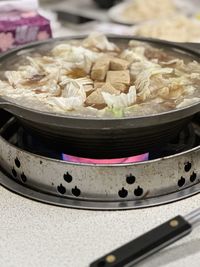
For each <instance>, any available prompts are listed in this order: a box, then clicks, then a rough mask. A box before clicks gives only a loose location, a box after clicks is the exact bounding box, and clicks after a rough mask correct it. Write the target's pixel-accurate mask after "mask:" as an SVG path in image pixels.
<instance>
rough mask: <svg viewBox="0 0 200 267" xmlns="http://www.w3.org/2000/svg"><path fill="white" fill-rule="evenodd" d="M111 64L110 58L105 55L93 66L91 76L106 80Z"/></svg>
mask: <svg viewBox="0 0 200 267" xmlns="http://www.w3.org/2000/svg"><path fill="white" fill-rule="evenodd" d="M109 65H110V59H108V58H105V57H104V58H100V59H98V60H97V61H96V63H95V64H94V66H93V68H92V72H91V78H92V79H93V80H95V81H104V80H105V77H106V74H107V71H108V69H109Z"/></svg>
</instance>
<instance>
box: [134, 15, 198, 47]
mask: <svg viewBox="0 0 200 267" xmlns="http://www.w3.org/2000/svg"><path fill="white" fill-rule="evenodd" d="M191 20H192V21H194V22H195V23H196V24H198V25H199V29H200V20H197V19H196V18H191ZM157 24H160V19H157V20H149V21H148V22H147V21H146V22H142V23H140V24H138V25H134V26H132V27H130V35H136V36H137V31H138V29H139V28H140V26H145V25H148V27H149V25H152V27H153V26H154V25H157ZM177 31H178V30H177ZM177 36H178V35H177ZM140 37H147V38H148V37H149V38H154V37H151V36H146V35H144V36H141V35H140ZM156 38H157V39H160V40H161V38H159V37H156ZM163 40H166V41H171V42H182V41H181V40H178V38H177V39H174V40H169V39H163ZM184 42H187V41H184ZM190 42H195V43H200V31H199V36H198V39H193V40H191V41H190Z"/></svg>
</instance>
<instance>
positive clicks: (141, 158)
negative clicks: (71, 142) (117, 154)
mask: <svg viewBox="0 0 200 267" xmlns="http://www.w3.org/2000/svg"><path fill="white" fill-rule="evenodd" d="M62 159H63V160H64V161H68V162H76V163H88V164H122V163H135V162H142V161H147V160H148V159H149V153H145V154H142V155H138V156H132V157H128V158H118V159H90V158H80V157H75V156H70V155H67V154H62Z"/></svg>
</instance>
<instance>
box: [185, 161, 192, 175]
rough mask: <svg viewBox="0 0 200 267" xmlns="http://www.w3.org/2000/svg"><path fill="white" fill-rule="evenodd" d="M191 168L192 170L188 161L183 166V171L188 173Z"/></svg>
mask: <svg viewBox="0 0 200 267" xmlns="http://www.w3.org/2000/svg"><path fill="white" fill-rule="evenodd" d="M191 168H192V163H191V162H189V161H188V162H187V163H186V164H185V168H184V169H185V171H186V172H189V171H190V170H191Z"/></svg>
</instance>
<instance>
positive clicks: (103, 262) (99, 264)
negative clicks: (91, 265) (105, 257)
mask: <svg viewBox="0 0 200 267" xmlns="http://www.w3.org/2000/svg"><path fill="white" fill-rule="evenodd" d="M105 265H106V262H105V261H100V262H99V263H97V266H98V267H104V266H105Z"/></svg>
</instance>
